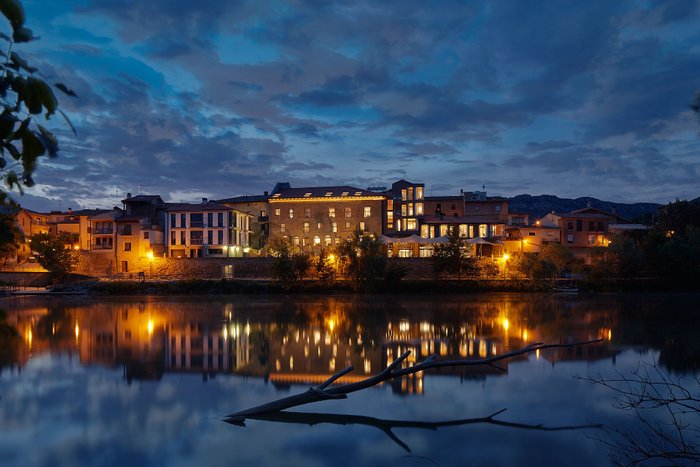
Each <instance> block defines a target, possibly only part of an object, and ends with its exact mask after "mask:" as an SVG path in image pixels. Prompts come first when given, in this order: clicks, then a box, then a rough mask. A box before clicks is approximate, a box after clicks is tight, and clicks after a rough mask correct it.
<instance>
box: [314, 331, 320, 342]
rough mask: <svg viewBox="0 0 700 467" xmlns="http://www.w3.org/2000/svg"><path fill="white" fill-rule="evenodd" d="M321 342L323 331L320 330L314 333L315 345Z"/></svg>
mask: <svg viewBox="0 0 700 467" xmlns="http://www.w3.org/2000/svg"><path fill="white" fill-rule="evenodd" d="M319 342H321V331H319V330H318V329H317V330H315V331H314V344H318V343H319Z"/></svg>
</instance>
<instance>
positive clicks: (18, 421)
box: [0, 351, 649, 466]
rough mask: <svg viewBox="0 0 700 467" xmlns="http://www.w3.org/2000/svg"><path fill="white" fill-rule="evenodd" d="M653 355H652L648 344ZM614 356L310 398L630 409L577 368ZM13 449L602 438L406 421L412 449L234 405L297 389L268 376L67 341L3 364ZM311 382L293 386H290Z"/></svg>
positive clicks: (359, 457)
mask: <svg viewBox="0 0 700 467" xmlns="http://www.w3.org/2000/svg"><path fill="white" fill-rule="evenodd" d="M638 358H639V354H637V353H635V352H633V351H627V352H624V353H622V354H621V355H618V358H617V360H616V365H615V367H614V369H615V370H620V371H623V372H624V371H630V370H632V369H634V368H635V367H636V364H637V360H638ZM647 358H649V356H648V355H647ZM612 370H613V367H612V364H611V360H599V361H597V362H594V363H588V362H565V363H557V364H556V365H555V366H552V365H551V363H550V362H549V361H547V360H545V359H544V358H540V359H537V358H536V357H535V356H532V357H531V358H530V360H528V361H523V362H516V363H513V364H511V365H510V366H509V371H508V375H507V376H505V377H486V378H485V379H483V380H464V381H460V380H459V379H458V378H453V377H444V376H429V375H428V376H427V377H426V379H425V384H426V394H425V395H423V396H412V397H399V396H396V395H394V394H392V392H391V390H390V388H389V387H387V386H383V387H378V388H373V389H370V390H366V391H363V392H360V393H354V394H351V395H350V397H349V399H348V400H346V401H328V402H322V403H319V404H316V405H313V406H307V407H303V408H301V409H300V410H304V411H310V412H332V413H348V414H355V415H368V416H374V417H379V418H386V419H399V420H424V421H444V420H453V419H459V418H470V417H481V416H485V415H488V414H490V413H493V412H495V411H498V410H500V409H503V408H507V409H508V410H507V411H506V412H505V413H504V414H502V415H500V416H499V417H498V418H499V419H501V420H508V421H512V422H521V423H530V424H538V423H542V424H544V425H546V426H557V425H578V424H587V423H594V422H596V423H597V422H605V421H609V420H611V419H612V420H614V421H615V423H620V424H622V423H626V421H625V420H626V418H627V417H626V416H625V415H624V414H623V413H621V412H618V411H616V410H614V409H612V408H611V405H610V401H611V394H610V393H609V392H607V391H606V390H605V389H604V388H602V387H600V386H596V385H591V384H589V383H586V382H583V381H580V380H578V379H576V378H574V376H576V375H579V376H588V375H590V376H597V375H598V374H599V373H602V374H606V373H607V374H610V373H611V371H612ZM0 387H2V393H1V395H2V399H1V400H0V432H1V436H0V458H2V459H3V461H4V462H7V463H8V464H7V465H16V466H22V465H58V466H61V465H66V466H67V465H97V466H111V465H115V466H116V465H212V466H216V465H232V464H235V465H281V464H285V465H304V466H313V465H379V464H385V465H396V464H403V465H429V464H432V462H430V461H427V460H425V459H423V458H428V459H432V460H433V461H435V462H438V463H439V464H440V465H461V464H464V462H465V461H469V463H470V464H472V463H473V464H472V465H487V464H488V465H506V464H507V465H528V464H529V465H572V462H577V463H578V465H600V464H605V463H607V459H608V458H607V452H606V449H605V448H604V446H602V444H600V443H598V442H596V441H594V440H592V439H590V438H589V437H587V436H586V435H587V434H589V435H590V434H592V433H591V432H590V431H562V432H542V431H527V430H520V429H514V428H505V427H497V426H487V425H471V426H469V425H467V426H457V427H446V428H440V429H438V430H437V431H430V430H417V429H401V428H399V429H396V430H395V432H396V434H397V435H398V436H399V437H400V438H401V439H402V440H403V441H404V442H406V443H407V444H408V445H409V446H410V447H411V448H412V450H413V453H412V454H411V455H410V456H415V457H408V458H407V457H406V456H407V455H408V454H407V453H406V452H404V451H403V450H402V449H401V448H399V447H398V446H397V445H396V444H394V443H393V442H392V441H391V440H390V439H389V438H388V437H387V436H385V435H384V434H382V433H381V432H379V431H378V430H377V429H375V428H371V427H367V426H357V425H351V426H336V425H328V424H323V425H319V426H314V427H309V426H305V425H287V424H281V423H269V422H262V421H255V420H249V421H248V422H247V427H245V428H239V427H235V426H231V425H227V424H225V423H223V422H221V418H222V417H223V416H225V415H226V414H228V413H230V412H232V411H235V410H238V409H242V408H246V407H250V406H254V405H257V404H260V403H264V402H267V401H270V400H273V399H276V398H279V397H284V396H285V395H287V393H286V392H285V391H278V390H276V389H275V388H274V386H273V385H270V384H268V385H266V384H265V383H264V382H263V380H261V379H257V378H241V377H236V376H233V375H221V374H220V375H217V376H216V377H215V378H213V379H209V380H208V381H207V382H206V383H203V382H202V380H201V376H200V375H192V374H177V373H166V374H165V376H164V377H163V379H162V380H161V381H160V382H150V381H149V382H134V383H133V384H132V385H127V384H126V381H125V379H124V377H123V373H122V370H121V369H106V368H103V367H100V366H90V367H80V364H79V363H78V361H77V359H76V358H69V356H68V355H66V354H61V355H54V356H50V357H49V356H40V357H37V358H33V359H31V360H30V361H29V362H28V364H27V365H26V366H24V368H23V370H22V372H21V373H17V372H16V371H14V372H12V373H10V372H8V371H5V372H3V373H2V375H0ZM302 390H304V388H303V387H301V386H293V387H292V388H291V392H294V393H296V392H300V391H302Z"/></svg>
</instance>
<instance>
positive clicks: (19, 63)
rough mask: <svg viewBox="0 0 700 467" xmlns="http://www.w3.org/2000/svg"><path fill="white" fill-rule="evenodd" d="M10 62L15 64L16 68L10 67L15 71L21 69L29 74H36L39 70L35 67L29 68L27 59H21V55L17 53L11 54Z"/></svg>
mask: <svg viewBox="0 0 700 467" xmlns="http://www.w3.org/2000/svg"><path fill="white" fill-rule="evenodd" d="M10 61H11V62H12V63H13V64H14V66H12V65H8V66H10V67H11V68H14V69H15V70H19V69H20V68H21V69H23V70H25V71H27V72H28V73H34V72H35V71H36V70H37V69H36V68H34V67H33V66H29V63H28V62H27V61H26V60H25V59H23V58H22V57H20V55H19V54H18V53H17V52H10Z"/></svg>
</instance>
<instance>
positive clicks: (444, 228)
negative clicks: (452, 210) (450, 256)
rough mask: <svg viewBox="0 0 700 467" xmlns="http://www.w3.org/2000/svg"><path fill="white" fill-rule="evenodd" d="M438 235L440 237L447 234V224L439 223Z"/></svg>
mask: <svg viewBox="0 0 700 467" xmlns="http://www.w3.org/2000/svg"><path fill="white" fill-rule="evenodd" d="M440 236H441V237H445V236H447V225H446V224H441V225H440Z"/></svg>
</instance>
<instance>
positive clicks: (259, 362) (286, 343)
mask: <svg viewBox="0 0 700 467" xmlns="http://www.w3.org/2000/svg"><path fill="white" fill-rule="evenodd" d="M567 304H568V302H567V303H563V304H562V306H565V305H567ZM273 306H280V308H282V307H284V308H285V309H286V305H285V306H282V305H277V304H276V305H273ZM356 306H357V304H356V302H355V301H353V300H351V299H338V298H326V299H319V300H318V301H316V302H312V303H309V304H305V305H303V306H300V307H299V308H298V309H296V311H294V315H295V316H296V318H295V319H294V320H293V321H292V322H290V321H279V320H277V319H271V318H270V315H269V310H268V311H267V312H263V313H261V312H260V309H259V308H255V307H249V306H248V305H247V304H246V302H245V301H242V302H240V303H238V304H232V303H221V302H218V303H217V302H213V303H207V304H206V305H203V304H202V303H200V302H197V301H187V300H185V301H180V300H178V301H177V302H161V301H152V300H144V301H141V302H133V301H126V302H114V303H109V304H104V303H103V304H92V305H89V306H83V305H80V306H75V307H71V308H66V309H65V310H64V309H61V310H59V311H55V312H54V311H52V312H49V311H48V310H47V308H46V307H43V308H37V309H36V310H34V311H32V310H31V309H30V310H25V311H21V312H14V313H11V314H10V315H9V316H10V320H9V321H10V323H11V324H12V325H13V326H16V327H17V328H18V330H19V332H20V333H21V335H22V338H23V340H24V343H25V350H24V352H25V358H28V355H29V353H31V352H35V351H48V350H49V349H51V348H58V349H61V350H68V351H75V350H76V349H77V350H79V355H80V360H81V362H83V363H85V364H90V363H95V364H100V365H111V366H114V365H123V367H124V370H125V377H126V379H127V380H132V379H158V378H160V377H161V376H162V375H163V373H164V372H194V373H201V374H202V375H203V377H205V378H208V376H209V375H211V374H214V373H233V374H239V375H246V376H257V377H264V378H266V380H268V381H271V382H272V383H274V384H276V385H280V386H288V385H291V384H318V383H320V382H322V381H325V380H326V379H327V378H329V377H330V376H331V375H333V374H334V373H337V372H339V371H341V370H342V369H344V368H346V367H347V366H349V365H352V366H353V367H354V371H353V372H351V373H350V374H348V375H346V376H344V377H343V378H342V379H341V380H340V382H341V383H343V382H351V381H358V380H362V379H365V378H366V377H368V376H369V375H374V374H377V373H378V372H380V371H382V370H383V369H385V368H386V367H387V366H388V365H390V364H391V363H392V362H393V361H394V360H395V359H397V358H398V357H399V356H400V355H401V354H402V353H403V352H405V351H406V350H411V354H410V355H409V357H408V358H407V359H406V361H405V363H404V365H413V364H415V363H418V362H421V361H423V360H425V359H426V358H428V357H429V356H431V355H433V354H437V356H438V357H439V358H440V359H441V360H460V359H482V358H487V357H490V356H494V355H498V354H502V353H505V352H508V351H511V350H514V349H517V348H521V347H522V346H524V345H526V344H527V343H529V342H533V341H540V340H543V341H548V342H558V341H559V339H561V342H562V343H566V342H574V341H585V340H590V339H593V338H596V337H606V338H609V336H611V333H612V331H610V329H611V323H610V318H609V317H608V316H607V315H606V314H605V313H604V312H603V311H601V312H590V313H586V312H581V313H579V312H578V311H580V310H577V313H576V314H575V316H569V315H572V313H569V312H568V311H567V312H566V314H567V316H569V317H568V318H567V321H566V323H565V324H563V323H551V324H550V323H543V324H540V325H537V323H531V322H530V321H529V320H528V315H527V313H526V312H525V311H526V310H527V305H524V304H522V303H519V302H518V301H517V300H516V301H512V302H510V301H506V302H504V303H501V304H499V305H498V306H495V305H493V304H492V303H490V302H488V301H485V302H478V301H474V302H470V303H468V304H467V303H465V302H459V303H445V304H443V305H442V306H441V307H440V311H439V312H435V313H434V312H432V311H430V310H431V309H430V308H426V307H425V306H424V305H423V306H422V307H421V306H418V305H416V306H414V305H411V304H409V305H408V306H407V305H406V304H404V305H403V306H402V308H400V309H398V310H396V312H395V313H394V315H393V317H390V318H389V319H380V318H377V317H376V316H374V317H373V314H372V313H371V312H367V311H368V310H366V309H363V308H354V307H356ZM557 307H559V305H558V304H557ZM559 308H561V307H559ZM273 311H274V310H273ZM351 311H352V312H351ZM266 313H267V314H266ZM349 316H355V317H356V318H355V320H351V319H350V318H349ZM357 317H359V318H357ZM367 318H369V319H367ZM574 318H575V319H574ZM551 336H555V337H551ZM52 346H54V347H52ZM55 346H58V347H55ZM607 355H610V350H609V349H608V347H607V342H606V343H604V344H600V345H595V346H592V347H590V348H589V347H584V348H583V349H582V350H578V348H574V349H573V350H571V349H561V352H559V351H550V352H549V353H546V354H544V355H543V356H544V357H545V358H548V359H556V360H562V359H570V358H574V359H591V358H600V357H602V356H607ZM518 358H520V359H527V358H528V357H527V356H525V355H523V356H520V357H518ZM508 365H509V362H508V361H507V360H504V361H501V362H499V363H498V366H499V367H501V368H502V369H501V370H499V369H497V368H494V367H489V366H484V365H479V366H454V367H445V368H441V369H434V370H429V374H430V375H442V376H458V377H460V378H483V377H485V376H486V375H496V374H499V375H500V374H504V373H505V372H504V371H503V370H504V369H505V370H507V369H508ZM424 378H425V375H424V374H423V373H416V374H414V375H412V376H410V377H405V378H402V379H397V380H395V381H392V382H391V383H390V384H391V386H392V388H393V390H395V391H397V392H400V393H402V394H420V393H422V392H423V391H424Z"/></svg>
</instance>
